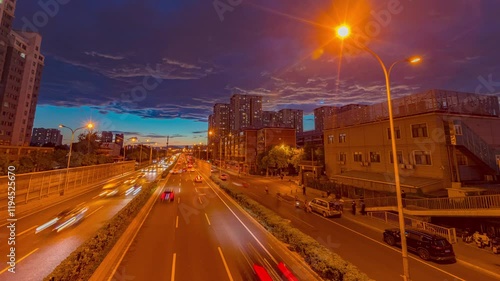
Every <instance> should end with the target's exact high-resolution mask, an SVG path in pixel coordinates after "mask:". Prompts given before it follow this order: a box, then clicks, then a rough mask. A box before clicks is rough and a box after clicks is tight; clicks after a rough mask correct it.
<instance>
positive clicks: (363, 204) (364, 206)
mask: <svg viewBox="0 0 500 281" xmlns="http://www.w3.org/2000/svg"><path fill="white" fill-rule="evenodd" d="M365 208H366V205H365V201H361V215H363V216H365V215H366V210H365Z"/></svg>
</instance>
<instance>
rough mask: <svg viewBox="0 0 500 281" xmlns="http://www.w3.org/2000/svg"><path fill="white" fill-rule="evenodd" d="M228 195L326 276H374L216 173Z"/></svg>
mask: <svg viewBox="0 0 500 281" xmlns="http://www.w3.org/2000/svg"><path fill="white" fill-rule="evenodd" d="M211 178H212V180H213V181H214V182H215V183H217V184H218V185H219V186H220V187H221V188H222V189H223V190H224V191H225V192H226V193H227V194H228V195H230V196H231V197H232V198H234V199H235V200H236V201H237V202H238V204H239V205H240V206H242V207H243V208H244V209H245V210H246V211H247V212H248V213H249V214H250V215H251V216H252V217H254V218H255V219H256V220H257V221H258V222H259V223H260V224H261V225H262V226H264V228H266V229H267V231H269V232H270V233H271V234H273V235H274V236H275V237H276V238H277V239H279V240H280V241H282V242H284V243H286V244H287V245H288V248H289V249H290V250H291V251H294V252H297V253H298V254H299V255H300V256H301V257H302V258H304V260H305V261H306V262H307V264H309V266H310V267H311V269H312V270H313V271H314V272H316V273H317V274H318V275H319V276H320V277H321V278H323V279H324V280H334V281H367V280H371V279H370V278H369V277H368V276H367V275H366V274H365V273H363V272H361V271H360V270H359V269H358V268H357V267H356V266H354V265H353V264H351V263H349V262H347V261H345V260H343V259H342V258H341V257H340V256H339V255H338V254H336V253H334V252H332V251H330V250H329V249H328V248H326V247H325V246H323V245H321V244H320V243H319V242H318V241H316V240H315V239H313V238H312V237H310V236H308V235H306V234H304V233H303V232H301V231H300V230H298V229H296V228H294V227H292V226H290V225H289V224H288V223H287V222H286V221H285V220H283V218H282V217H280V216H279V215H277V214H276V213H275V212H273V211H271V210H270V209H268V208H266V207H264V206H262V205H261V204H259V203H258V202H256V201H255V200H252V199H250V198H248V197H247V196H246V195H244V194H243V193H241V192H239V191H236V190H234V189H232V188H230V187H229V185H228V184H227V183H225V182H222V181H220V180H219V179H218V178H216V177H213V176H212V177H211Z"/></svg>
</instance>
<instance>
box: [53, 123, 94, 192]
mask: <svg viewBox="0 0 500 281" xmlns="http://www.w3.org/2000/svg"><path fill="white" fill-rule="evenodd" d="M93 127H94V124H92V123H88V124H87V125H86V126H83V127H80V128H76V129H74V130H73V129H71V128H70V127H68V126H65V125H63V124H59V128H66V129H69V130H70V131H71V141H70V143H69V153H68V164H67V165H66V180H65V183H64V189H63V194H64V193H65V192H66V189H67V188H68V175H69V174H68V173H69V164H70V162H71V151H72V150H73V140H74V139H75V132H76V131H78V130H81V129H85V128H88V129H92V128H93Z"/></svg>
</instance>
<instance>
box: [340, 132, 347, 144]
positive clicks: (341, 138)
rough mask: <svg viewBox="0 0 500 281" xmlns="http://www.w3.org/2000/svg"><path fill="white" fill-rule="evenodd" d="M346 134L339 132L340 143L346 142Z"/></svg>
mask: <svg viewBox="0 0 500 281" xmlns="http://www.w3.org/2000/svg"><path fill="white" fill-rule="evenodd" d="M345 140H346V134H345V133H344V134H339V143H345Z"/></svg>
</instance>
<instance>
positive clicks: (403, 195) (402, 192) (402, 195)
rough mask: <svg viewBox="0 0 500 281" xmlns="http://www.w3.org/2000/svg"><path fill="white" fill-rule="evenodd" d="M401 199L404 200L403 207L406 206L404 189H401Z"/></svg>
mask: <svg viewBox="0 0 500 281" xmlns="http://www.w3.org/2000/svg"><path fill="white" fill-rule="evenodd" d="M401 201H403V208H406V193H405V191H404V190H401Z"/></svg>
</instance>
